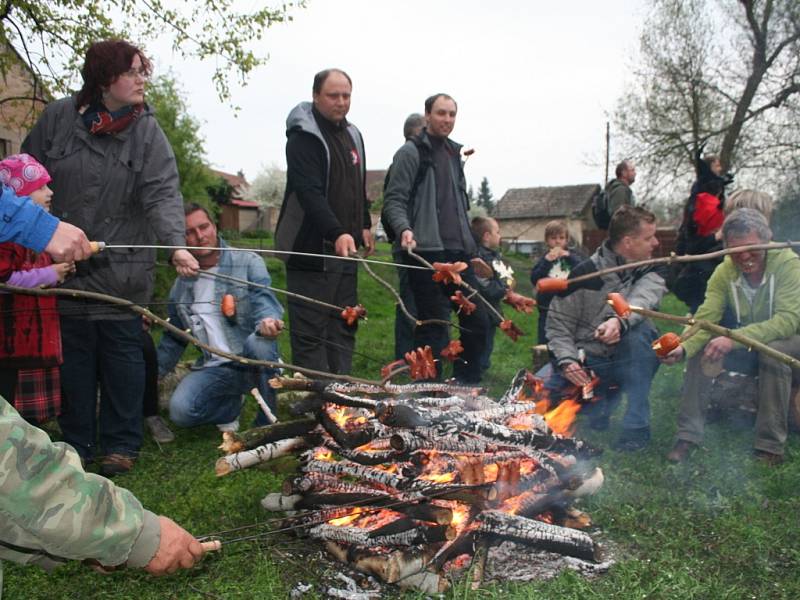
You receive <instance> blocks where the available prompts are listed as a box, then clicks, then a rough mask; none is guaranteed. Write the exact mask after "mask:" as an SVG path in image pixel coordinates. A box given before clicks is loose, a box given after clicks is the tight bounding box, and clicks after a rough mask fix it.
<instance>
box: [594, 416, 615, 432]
mask: <svg viewBox="0 0 800 600" xmlns="http://www.w3.org/2000/svg"><path fill="white" fill-rule="evenodd" d="M610 426H611V419H610V418H609V417H608V416H602V417H594V418H593V419H590V420H589V429H594V430H595V431H608V428H609V427H610Z"/></svg>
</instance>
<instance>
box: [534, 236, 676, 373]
mask: <svg viewBox="0 0 800 600" xmlns="http://www.w3.org/2000/svg"><path fill="white" fill-rule="evenodd" d="M589 260H591V261H592V262H593V263H594V265H595V266H596V267H597V269H598V270H599V269H605V268H607V267H615V266H617V265H622V264H625V259H624V258H622V257H621V256H619V255H618V254H616V253H615V252H614V251H613V250H611V248H610V247H609V246H608V241H605V242H603V245H602V246H600V247H599V248H598V249H597V251H596V252H595V253H594V254H593V255H592V257H591V258H590V259H589ZM578 270H579V271H583V269H582V268H581V267H580V266H579V267H578ZM602 282H603V287H602V289H600V290H592V289H585V288H578V289H576V290H575V291H573V292H571V293H569V294H568V295H566V296H563V297H560V296H556V297H555V298H553V301H552V302H551V303H550V309H549V312H548V314H547V325H546V328H547V339H548V348H549V349H550V352H551V353H552V354H553V356H554V357H555V360H556V362H557V363H558V364H559V365H561V364H563V363H565V362H569V361H575V362H577V361H578V348H583V349H584V350H585V351H586V353H587V354H591V355H593V356H605V357H608V356H612V355H613V354H614V350H615V349H616V345H612V346H608V345H606V344H603V343H602V342H599V341H597V340H595V339H594V331H595V329H597V327H598V325H600V324H601V323H603V322H604V321H606V320H608V319H609V318H611V317H613V316H615V313H614V310H613V309H612V308H611V306H609V305H608V303H607V302H606V300H607V296H608V294H609V293H610V292H619V293H621V294H622V295H623V296H624V297H625V299H626V300H628V302H629V303H630V304H632V305H635V306H641V307H643V308H649V309H655V308H657V307H658V304H659V303H660V302H661V298H662V297H663V296H664V294H666V292H667V285H666V283H665V281H664V278H663V277H662V276H661V274H660V272H659V271H657V270H656V269H654V268H653V267H641V268H638V269H632V270H628V271H618V272H616V273H611V274H609V275H605V276H603V277H602ZM644 320H645V319H644V317H642V316H641V315H638V314H636V313H633V314H631V316H630V317H628V319H627V320H621V321H620V323H621V324H622V334H623V335H624V334H625V331H627V329H628V328H630V327H633V326H635V325H638V324H639V323H641V322H642V321H644Z"/></svg>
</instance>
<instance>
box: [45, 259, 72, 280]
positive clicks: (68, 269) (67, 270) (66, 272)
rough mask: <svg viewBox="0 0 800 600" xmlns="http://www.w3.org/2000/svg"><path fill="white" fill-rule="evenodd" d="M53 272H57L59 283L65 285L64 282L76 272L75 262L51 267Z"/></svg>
mask: <svg viewBox="0 0 800 600" xmlns="http://www.w3.org/2000/svg"><path fill="white" fill-rule="evenodd" d="M51 266H52V267H53V271H55V272H56V277H57V278H58V283H64V280H65V279H66V278H67V277H69V276H70V275H72V274H73V273H74V272H75V262H74V261H69V262H61V263H56V264H54V265H51Z"/></svg>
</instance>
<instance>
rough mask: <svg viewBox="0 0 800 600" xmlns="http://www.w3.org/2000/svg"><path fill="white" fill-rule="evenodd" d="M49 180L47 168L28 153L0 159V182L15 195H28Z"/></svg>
mask: <svg viewBox="0 0 800 600" xmlns="http://www.w3.org/2000/svg"><path fill="white" fill-rule="evenodd" d="M50 181H51V177H50V175H49V174H48V172H47V169H45V168H44V167H43V166H42V165H41V164H39V161H37V160H36V159H35V158H33V157H32V156H31V155H30V154H14V155H12V156H8V157H6V158H4V159H3V160H1V161H0V183H2V184H3V185H6V186H8V187H10V188H11V189H12V190H14V193H15V194H16V195H17V196H30V195H31V192H35V191H36V190H38V189H39V188H40V187H42V186H44V185H47V184H48V183H50Z"/></svg>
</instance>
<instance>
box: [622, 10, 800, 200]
mask: <svg viewBox="0 0 800 600" xmlns="http://www.w3.org/2000/svg"><path fill="white" fill-rule="evenodd" d="M640 44H641V52H640V58H639V61H638V62H637V64H636V66H635V67H634V69H633V75H634V80H633V83H632V85H631V86H630V88H629V89H628V90H627V92H626V94H625V95H624V96H623V98H622V99H621V100H620V102H619V104H618V107H617V111H616V115H615V121H616V124H617V128H618V129H619V130H620V131H622V133H623V140H622V145H623V147H624V148H625V149H626V154H627V155H629V156H633V157H634V158H636V159H637V160H638V162H639V165H640V166H641V167H642V169H641V170H642V171H643V172H644V173H645V174H646V178H642V177H640V188H639V189H640V193H641V194H643V195H645V196H649V197H656V198H659V197H664V195H666V194H669V195H670V196H672V198H673V199H676V198H678V197H680V198H682V197H683V195H684V190H685V188H684V187H682V186H681V187H680V192H679V193H675V192H674V191H671V189H670V188H672V187H673V186H674V185H675V183H676V181H681V182H682V184H684V183H686V182H687V181H689V180H691V178H692V176H693V160H694V155H695V153H696V151H697V149H698V148H699V147H700V145H701V144H702V143H703V142H707V143H708V146H707V148H708V149H711V150H717V152H718V154H719V156H720V160H721V162H722V164H723V166H724V167H725V168H726V169H732V170H734V171H736V172H737V174H738V176H739V179H740V180H744V181H747V180H748V179H754V178H755V177H754V175H755V171H756V170H758V174H759V178H758V180H759V181H760V182H763V181H764V180H765V179H768V180H770V181H772V182H774V184H775V185H777V184H778V182H779V180H780V178H781V176H783V175H785V174H787V173H790V172H791V171H792V170H793V169H796V167H797V165H798V150H800V131H799V130H798V129H797V127H796V126H789V127H787V125H790V124H791V123H793V122H794V123H796V122H797V120H798V117H799V116H800V112H798V99H800V3H798V2H797V1H796V0H761V1H755V0H718V1H717V2H714V3H713V4H712V3H710V2H709V1H707V0H652V7H651V12H650V15H649V17H648V19H647V21H646V23H645V26H644V29H643V32H642V36H641V40H640ZM765 170H767V172H765ZM642 179H645V180H644V181H642Z"/></svg>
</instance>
